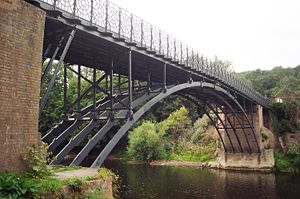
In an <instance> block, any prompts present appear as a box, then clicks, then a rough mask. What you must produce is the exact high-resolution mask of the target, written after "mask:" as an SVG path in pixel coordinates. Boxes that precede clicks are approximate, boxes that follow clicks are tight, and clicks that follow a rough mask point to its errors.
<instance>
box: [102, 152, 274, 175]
mask: <svg viewBox="0 0 300 199" xmlns="http://www.w3.org/2000/svg"><path fill="white" fill-rule="evenodd" d="M108 159H109V160H120V161H124V162H126V163H127V164H131V165H139V164H145V165H150V166H170V167H194V168H208V169H214V170H216V169H220V170H236V171H257V172H274V171H275V168H274V166H270V167H257V168H255V167H245V166H240V165H238V164H237V166H236V167H234V166H226V165H224V163H222V160H221V159H220V158H218V159H216V160H215V161H210V162H200V161H186V160H154V161H140V160H130V159H128V158H124V157H117V156H113V155H112V156H109V157H108Z"/></svg>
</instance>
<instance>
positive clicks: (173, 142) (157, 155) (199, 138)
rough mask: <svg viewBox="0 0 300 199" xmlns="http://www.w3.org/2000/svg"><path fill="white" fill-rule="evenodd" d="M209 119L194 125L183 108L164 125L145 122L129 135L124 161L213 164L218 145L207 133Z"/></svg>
mask: <svg viewBox="0 0 300 199" xmlns="http://www.w3.org/2000/svg"><path fill="white" fill-rule="evenodd" d="M209 125H210V120H209V118H208V117H203V118H200V119H198V120H197V121H196V122H195V123H194V125H192V121H191V119H190V117H189V113H188V110H187V109H186V108H185V107H181V108H180V109H178V110H177V111H175V112H173V113H171V115H170V116H169V117H168V118H166V119H165V120H163V121H162V122H160V123H155V122H151V121H144V122H143V123H142V124H141V125H140V126H138V127H136V128H135V129H133V131H131V132H129V135H128V147H127V153H122V154H121V156H122V157H125V158H126V156H127V155H128V156H127V157H129V158H131V159H137V160H147V161H148V160H159V159H164V160H168V159H171V160H186V161H201V162H209V161H211V160H214V159H215V158H216V157H215V154H214V153H215V151H216V148H217V143H216V141H215V140H213V139H212V138H211V137H210V136H208V135H206V134H205V132H206V131H207V129H208V126H209Z"/></svg>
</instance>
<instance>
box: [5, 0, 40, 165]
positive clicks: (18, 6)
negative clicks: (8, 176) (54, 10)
mask: <svg viewBox="0 0 300 199" xmlns="http://www.w3.org/2000/svg"><path fill="white" fill-rule="evenodd" d="M44 22H45V14H44V12H43V11H42V10H40V9H38V8H37V7H35V6H33V5H30V4H28V3H26V2H25V1H22V0H5V1H1V2H0V60H1V61H0V70H1V71H0V113H1V116H0V152H1V155H0V171H25V170H26V169H27V168H26V166H25V164H24V162H23V160H22V157H23V156H24V155H25V153H26V152H27V151H28V147H29V146H31V145H38V144H39V143H40V135H39V133H38V115H39V114H38V113H39V97H40V81H41V65H42V48H43V37H44Z"/></svg>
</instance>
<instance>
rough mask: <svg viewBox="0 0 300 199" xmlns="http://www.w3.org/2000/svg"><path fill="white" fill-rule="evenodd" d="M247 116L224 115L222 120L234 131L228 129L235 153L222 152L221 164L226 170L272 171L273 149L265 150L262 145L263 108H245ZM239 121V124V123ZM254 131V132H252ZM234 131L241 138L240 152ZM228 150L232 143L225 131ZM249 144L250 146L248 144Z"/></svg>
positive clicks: (242, 114) (239, 113)
mask: <svg viewBox="0 0 300 199" xmlns="http://www.w3.org/2000/svg"><path fill="white" fill-rule="evenodd" d="M245 111H246V115H247V117H248V120H247V119H246V115H245V114H244V113H242V112H236V113H235V117H234V116H233V114H232V113H229V111H228V112H227V113H225V114H224V113H223V114H222V118H223V119H224V120H225V123H226V124H228V123H229V120H231V123H232V125H233V127H234V128H235V130H234V129H230V128H229V127H228V129H227V131H228V132H229V134H230V138H231V140H232V144H233V147H234V149H235V151H234V152H233V151H230V150H229V151H228V152H224V151H221V152H220V159H219V164H220V167H223V168H225V169H236V168H240V169H250V170H256V169H271V168H273V167H274V155H273V149H265V148H264V145H263V143H262V136H261V129H262V128H263V127H264V123H263V121H264V120H263V107H262V106H260V105H255V106H253V107H252V105H251V106H250V105H249V106H248V107H245ZM237 120H239V122H237ZM252 130H253V131H252ZM234 131H235V132H236V135H237V137H238V138H239V141H240V145H241V148H242V149H241V150H239V145H238V141H237V139H236V138H235V135H234ZM253 132H254V134H253ZM222 133H223V136H222V137H223V139H224V143H225V146H226V148H229V149H230V146H229V145H230V141H229V138H228V136H226V135H225V131H224V130H223V131H222ZM248 143H249V144H248Z"/></svg>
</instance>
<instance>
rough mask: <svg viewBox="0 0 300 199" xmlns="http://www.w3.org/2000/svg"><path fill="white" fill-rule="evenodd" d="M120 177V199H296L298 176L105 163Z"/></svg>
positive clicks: (299, 189) (297, 196) (118, 162)
mask: <svg viewBox="0 0 300 199" xmlns="http://www.w3.org/2000/svg"><path fill="white" fill-rule="evenodd" d="M105 166H106V167H107V168H109V169H111V170H113V171H114V172H115V173H116V174H118V175H119V176H120V178H121V184H120V194H119V195H120V198H121V199H148V198H161V199H168V198H170V199H193V198H221V199H229V198H230V199H234V198H237V199H240V198H241V199H250V198H251V199H258V198H286V199H289V198H291V199H292V198H295V199H296V198H298V199H299V198H300V176H296V175H292V174H273V173H259V172H241V171H224V170H212V169H200V168H194V167H170V166H150V165H146V164H128V163H126V162H125V161H121V160H107V161H106V162H105Z"/></svg>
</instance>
